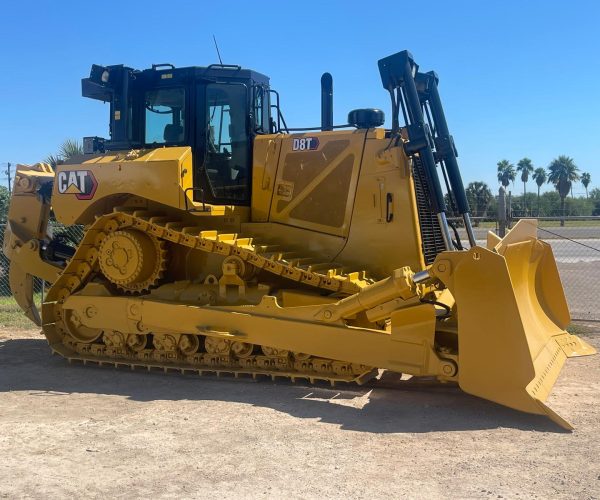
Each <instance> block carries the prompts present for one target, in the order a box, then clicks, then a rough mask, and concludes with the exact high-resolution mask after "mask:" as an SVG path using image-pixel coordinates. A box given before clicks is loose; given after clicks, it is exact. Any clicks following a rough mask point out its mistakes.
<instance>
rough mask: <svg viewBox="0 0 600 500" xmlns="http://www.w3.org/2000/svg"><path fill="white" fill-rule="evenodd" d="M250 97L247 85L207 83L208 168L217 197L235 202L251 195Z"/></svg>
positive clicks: (206, 166) (212, 187) (206, 165)
mask: <svg viewBox="0 0 600 500" xmlns="http://www.w3.org/2000/svg"><path fill="white" fill-rule="evenodd" d="M247 99H248V97H247V88H246V86H244V85H236V84H218V83H215V84H209V85H207V86H206V111H207V113H208V117H207V121H206V123H207V130H206V142H207V144H206V164H205V169H206V173H207V175H208V180H209V183H210V186H211V189H212V191H213V196H214V197H215V198H217V199H223V200H231V201H232V202H245V201H248V200H249V199H250V192H249V180H250V174H249V170H250V165H249V163H250V162H249V160H250V158H249V148H248V130H247V116H248V111H247Z"/></svg>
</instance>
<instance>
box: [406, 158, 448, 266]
mask: <svg viewBox="0 0 600 500" xmlns="http://www.w3.org/2000/svg"><path fill="white" fill-rule="evenodd" d="M413 178H414V182H415V197H416V199H417V212H418V214H419V227H420V228H421V241H422V249H423V256H424V257H425V263H426V264H431V263H432V262H433V261H434V260H435V257H436V256H437V254H438V253H440V252H443V251H444V250H445V249H446V247H445V246H444V238H443V237H442V231H441V229H440V225H439V222H438V220H437V215H436V214H435V213H434V212H433V210H432V209H431V205H430V203H429V193H428V191H427V188H426V185H427V184H426V183H427V181H426V177H425V172H424V171H423V165H422V164H421V160H419V157H418V156H413Z"/></svg>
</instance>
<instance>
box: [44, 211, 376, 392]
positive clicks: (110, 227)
mask: <svg viewBox="0 0 600 500" xmlns="http://www.w3.org/2000/svg"><path fill="white" fill-rule="evenodd" d="M125 228H134V229H138V230H140V231H144V232H147V233H149V234H152V235H154V236H156V237H157V238H159V239H162V240H165V241H168V242H171V243H173V244H177V245H182V246H185V247H188V248H193V249H198V250H202V251H204V252H212V253H216V254H219V255H222V256H225V257H226V256H236V257H238V258H240V259H242V260H243V261H244V262H247V263H249V264H251V265H252V266H255V267H256V268H259V269H262V270H264V271H267V272H269V273H272V274H275V275H277V276H281V277H284V278H286V279H289V280H292V281H296V282H299V283H302V284H305V285H309V286H312V287H315V288H317V289H321V290H324V291H327V292H329V293H340V294H344V295H351V294H354V293H356V292H358V291H359V290H360V288H361V287H362V286H364V284H365V281H364V275H363V274H362V273H351V274H346V275H340V274H338V271H337V270H335V269H332V270H328V271H327V272H326V273H318V272H316V271H312V270H310V269H306V268H303V269H301V268H299V267H297V266H295V265H293V263H290V262H287V261H285V260H283V259H282V258H281V257H282V255H281V254H277V253H275V254H271V257H270V258H269V257H267V256H265V255H261V254H260V250H261V249H262V250H263V251H264V252H265V254H266V255H268V252H269V248H268V247H262V248H261V247H259V246H258V245H254V244H253V240H252V238H245V237H241V236H238V235H236V234H231V233H227V234H223V233H219V232H218V231H214V230H209V231H206V230H203V229H202V228H200V227H197V226H189V225H186V224H184V223H183V222H181V221H178V220H173V218H172V217H168V216H166V215H164V214H160V213H153V212H149V211H146V210H127V211H126V209H123V208H116V209H115V212H114V213H111V214H107V215H103V216H100V217H98V218H97V219H96V221H95V222H94V223H93V224H92V225H91V226H90V227H89V229H88V230H87V231H86V233H85V234H84V237H83V239H82V241H81V243H80V245H79V246H78V247H77V249H76V252H75V254H74V255H73V257H72V258H71V260H70V261H69V262H68V263H67V266H66V267H65V269H64V271H63V272H62V274H61V275H60V276H59V278H58V279H57V281H56V282H55V283H54V284H53V285H52V287H51V288H50V290H49V291H48V294H47V296H46V297H45V299H44V303H43V331H44V334H45V335H46V337H47V338H48V341H49V343H50V345H51V347H52V349H53V351H54V352H56V353H58V354H60V355H61V356H63V357H65V358H67V359H68V360H69V361H81V362H83V363H97V364H100V365H105V364H110V365H113V366H117V367H118V366H129V367H130V368H131V369H135V368H138V367H144V368H146V369H148V370H152V369H162V370H165V371H168V370H178V371H181V372H196V373H199V374H203V373H216V374H217V375H221V374H225V373H227V374H232V375H234V376H236V377H237V376H239V375H248V376H252V377H257V376H259V375H261V376H269V377H271V378H273V379H275V378H277V377H285V378H289V379H291V380H295V379H297V378H302V379H308V380H309V381H310V382H311V383H313V382H314V381H315V380H325V381H328V382H330V383H331V384H332V385H333V384H335V383H336V382H358V383H364V382H366V381H367V380H370V379H371V378H372V377H374V376H375V375H376V374H377V370H376V369H373V368H372V367H367V366H364V365H356V364H352V363H346V362H341V361H335V360H331V359H323V358H317V357H314V356H309V355H306V354H297V355H294V354H292V353H287V352H277V351H275V352H273V351H274V350H269V349H268V348H266V352H265V349H263V352H262V354H266V355H262V354H252V355H249V356H245V357H236V356H235V355H234V354H233V353H232V352H231V350H230V351H229V352H228V353H225V354H219V353H209V352H196V353H193V354H190V355H185V354H183V353H182V352H180V351H178V350H176V349H175V350H167V351H165V350H162V351H161V350H159V349H156V348H155V347H152V348H144V349H139V350H133V349H130V348H129V347H128V346H127V345H110V344H111V342H105V341H103V340H102V337H100V338H99V339H98V340H96V341H94V342H87V343H85V342H79V341H77V340H75V339H74V338H73V337H72V336H71V335H70V334H69V331H68V327H67V326H66V324H65V315H64V309H63V307H62V305H63V303H64V301H65V300H66V299H67V298H68V297H69V296H70V295H71V294H73V293H75V292H77V291H78V290H80V289H81V288H82V287H83V286H84V285H85V284H86V283H87V282H88V281H89V280H90V279H91V278H92V276H93V275H94V273H96V272H98V271H99V264H98V255H99V253H98V248H99V247H100V244H101V243H102V241H103V239H104V238H106V236H107V234H109V233H111V232H114V231H117V230H121V229H125ZM278 257H279V258H278ZM199 337H200V338H201V339H204V336H201V335H199ZM146 347H148V346H146ZM256 348H257V349H255V351H257V350H258V351H260V346H256Z"/></svg>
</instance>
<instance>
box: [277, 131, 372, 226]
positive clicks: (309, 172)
mask: <svg viewBox="0 0 600 500" xmlns="http://www.w3.org/2000/svg"><path fill="white" fill-rule="evenodd" d="M365 133H366V132H365V131H364V130H356V131H335V132H319V133H313V134H309V133H307V134H292V135H289V136H285V137H283V138H282V139H281V154H280V159H279V165H278V168H277V177H276V179H275V185H274V188H273V189H274V192H273V201H272V203H271V212H270V217H269V220H270V221H271V222H278V223H280V224H287V225H291V226H295V227H301V228H306V229H311V230H314V231H319V232H323V233H327V234H333V235H337V236H346V235H347V234H348V230H349V228H350V217H351V213H352V206H353V202H354V193H355V191H356V184H357V181H358V174H359V170H360V163H361V158H362V150H363V145H364V140H365ZM307 139H310V140H312V143H313V144H316V142H315V141H317V140H318V147H317V148H316V149H314V150H311V149H298V147H297V144H298V143H297V141H299V140H307ZM294 148H296V150H295V149H294Z"/></svg>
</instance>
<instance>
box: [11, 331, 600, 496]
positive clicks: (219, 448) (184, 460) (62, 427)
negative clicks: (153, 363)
mask: <svg viewBox="0 0 600 500" xmlns="http://www.w3.org/2000/svg"><path fill="white" fill-rule="evenodd" d="M585 337H586V338H587V340H588V341H590V342H592V343H593V344H595V345H596V346H597V347H598V346H600V332H599V331H598V330H597V325H596V332H594V331H592V330H590V331H589V332H588V333H587V334H586V335H585ZM397 385H398V388H397V389H365V388H359V387H352V388H350V389H348V388H345V389H341V390H340V389H331V388H326V387H307V386H301V385H292V384H290V383H286V382H277V383H273V382H270V381H258V382H253V381H249V380H233V379H228V378H224V379H223V378H222V379H217V378H211V377H203V378H199V377H192V376H185V377H184V376H179V375H162V374H145V373H138V372H130V371H126V370H115V369H113V368H96V367H89V366H88V367H83V366H77V365H74V366H69V365H68V364H67V363H66V362H65V361H63V360H62V359H60V358H58V357H52V356H50V353H49V349H48V347H47V345H46V343H45V341H44V340H43V339H42V338H41V337H40V336H39V335H38V334H37V333H36V332H32V331H29V330H23V331H14V330H12V331H6V330H4V331H0V457H1V460H0V498H5V497H6V498H27V497H37V498H40V497H44V498H58V497H60V498H64V497H83V496H85V497H91V498H100V497H102V498H111V497H116V498H125V497H126V498H142V497H144V498H145V497H161V498H173V497H177V498H191V497H201V498H255V497H258V498H317V497H321V498H322V497H327V498H329V497H331V498H346V499H348V498H392V497H395V498H398V497H410V498H441V497H444V498H447V497H452V498H550V497H552V498H600V458H599V457H600V440H599V439H598V435H599V433H600V404H599V403H600V356H591V357H585V358H579V359H571V360H569V361H568V362H567V365H566V366H565V368H564V369H563V372H562V375H561V378H560V379H559V381H558V383H557V385H556V386H555V390H554V393H553V394H552V396H551V399H550V404H551V406H552V407H553V408H554V409H555V410H557V411H558V412H559V413H560V414H561V415H563V416H564V417H566V418H567V419H568V420H570V421H571V422H572V423H573V424H574V425H575V427H576V430H575V431H574V432H572V433H571V432H566V431H563V430H562V429H560V428H558V427H557V426H555V425H554V424H553V423H552V422H551V421H549V420H548V419H546V418H544V417H538V416H535V415H526V414H522V413H519V412H515V411H512V410H509V409H507V408H504V407H501V406H498V405H495V404H493V403H490V402H487V401H483V400H480V399H477V398H474V397H471V396H468V395H466V394H464V393H462V392H460V391H459V390H457V389H455V388H452V387H444V386H429V387H425V388H415V386H414V384H411V382H410V381H409V382H397Z"/></svg>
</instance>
